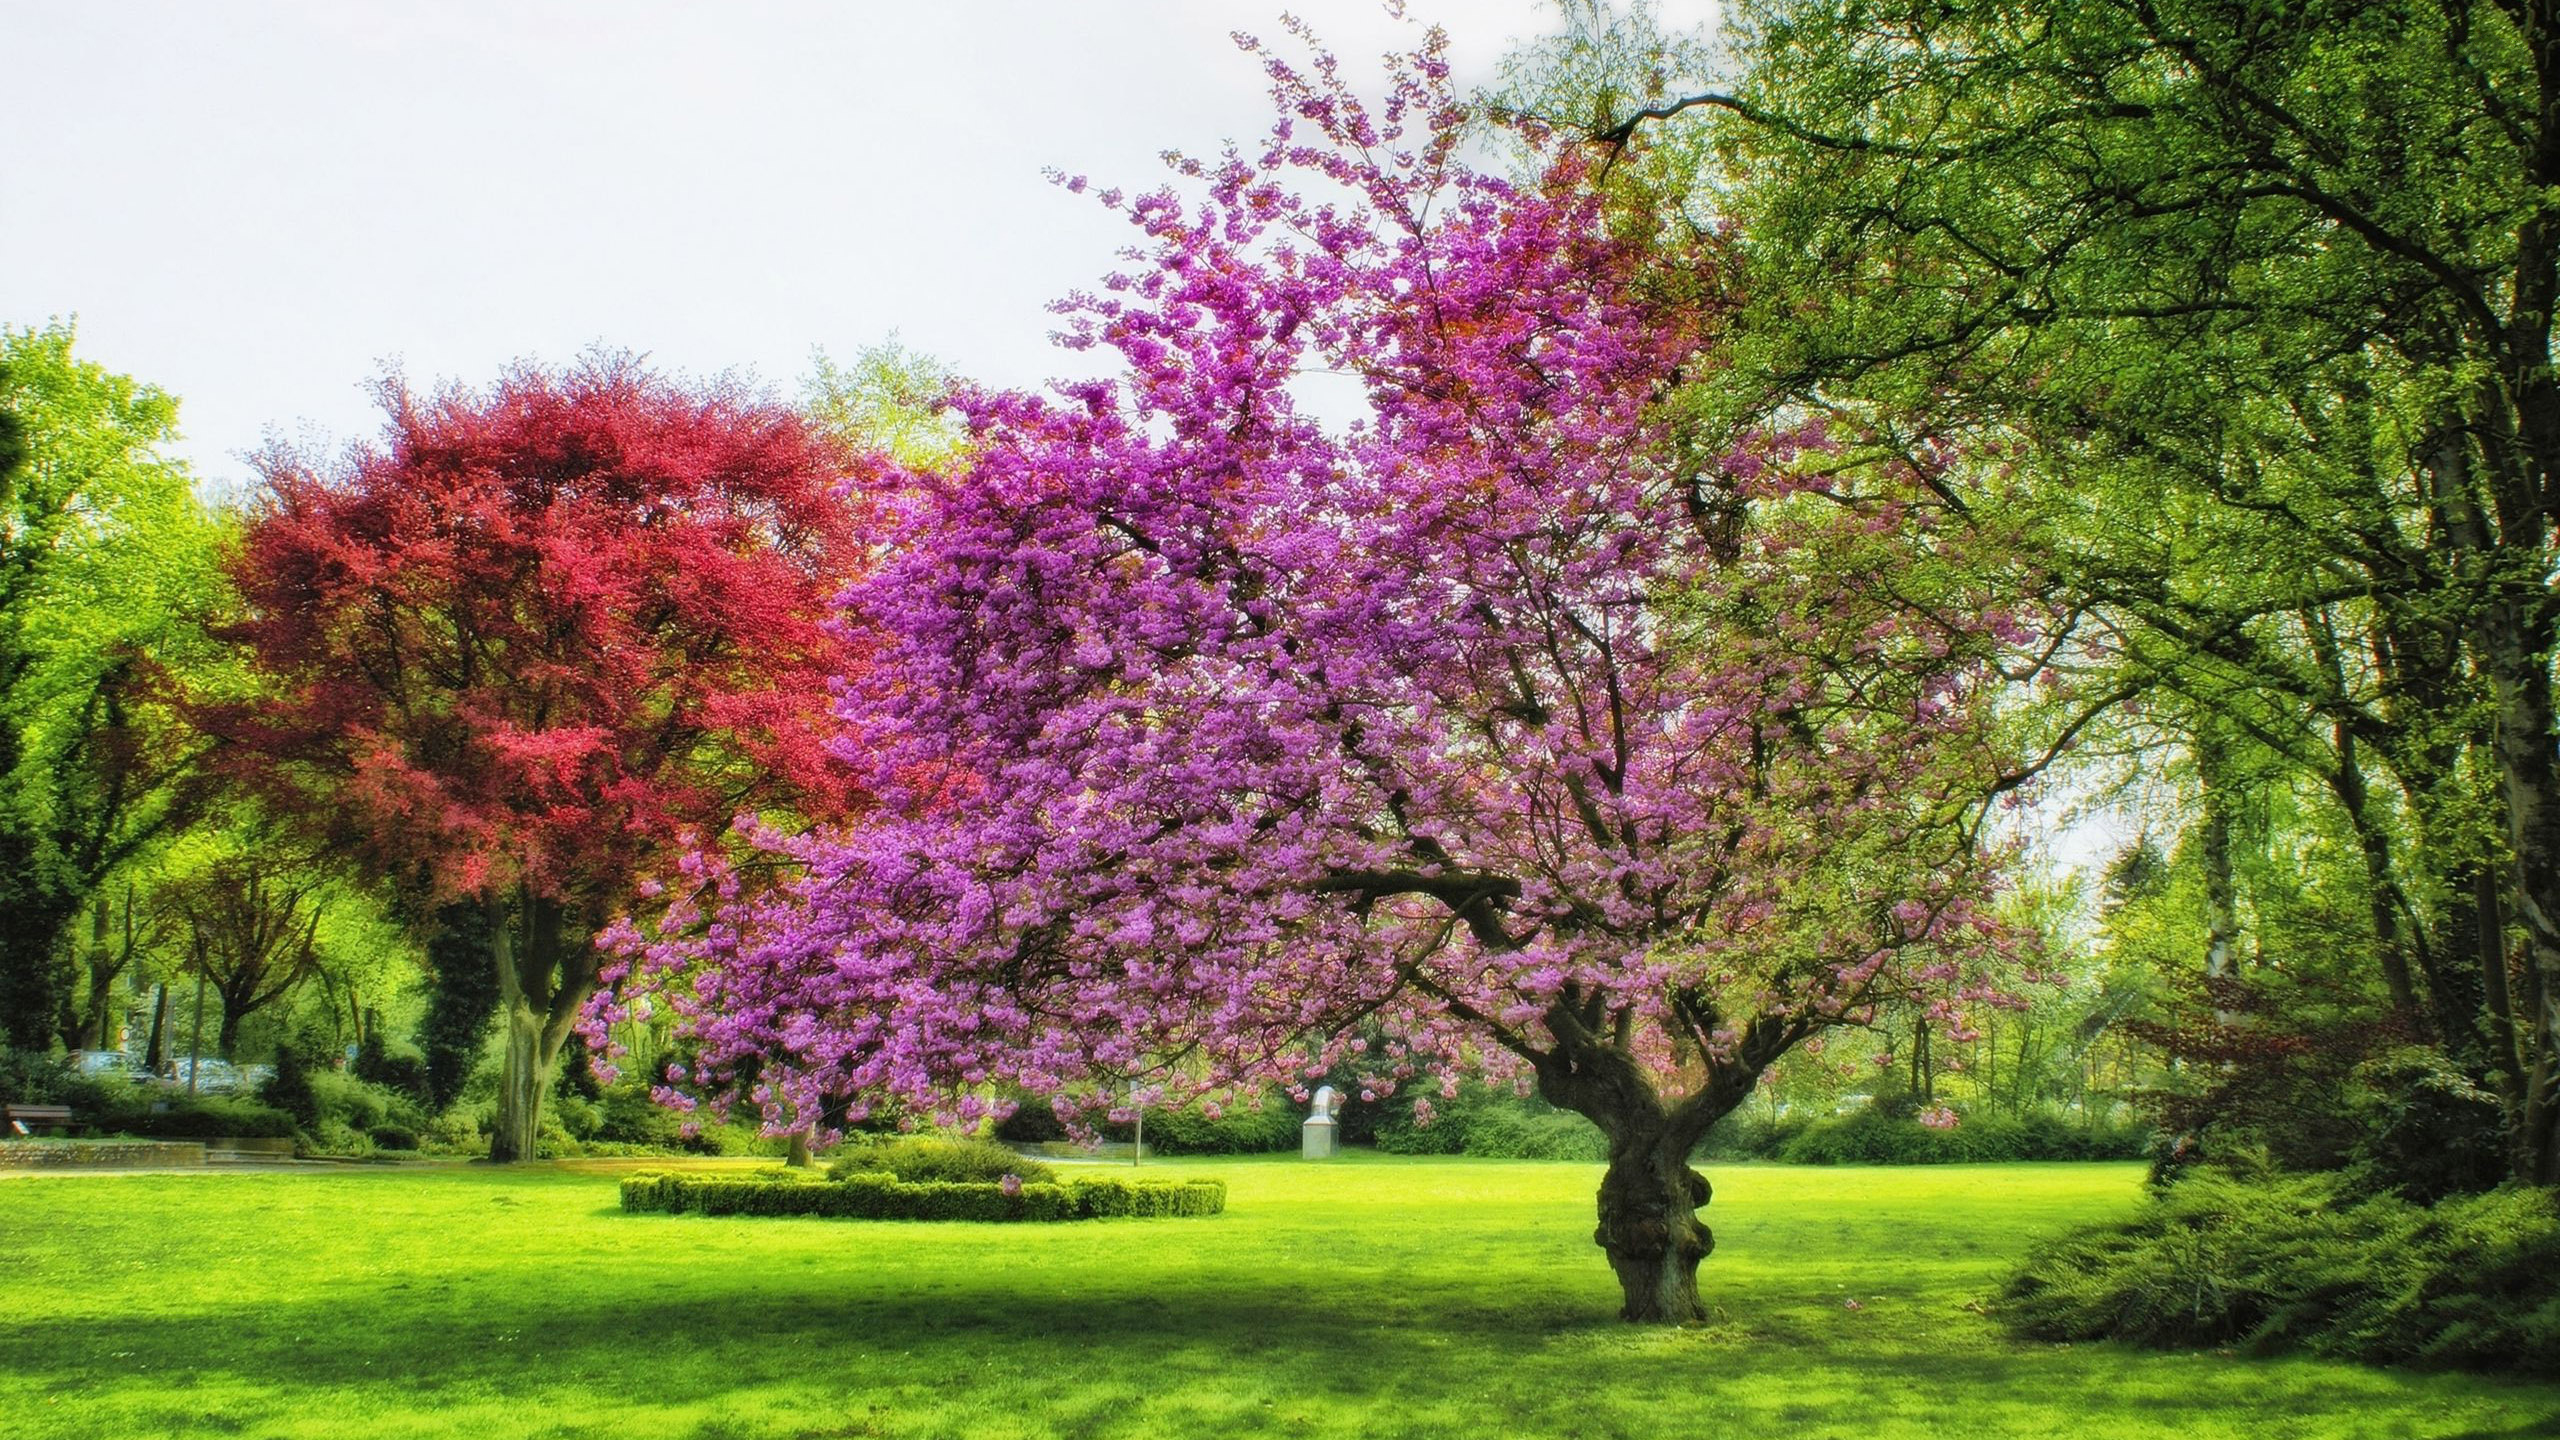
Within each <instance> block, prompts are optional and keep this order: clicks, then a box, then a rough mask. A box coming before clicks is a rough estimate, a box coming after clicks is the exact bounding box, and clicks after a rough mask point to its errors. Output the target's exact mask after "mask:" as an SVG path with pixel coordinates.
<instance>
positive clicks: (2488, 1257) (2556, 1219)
mask: <svg viewBox="0 0 2560 1440" xmlns="http://www.w3.org/2000/svg"><path fill="white" fill-rule="evenodd" d="M2350 1201H2351V1197H2350V1196H2349V1195H2348V1193H2347V1192H2346V1191H2345V1189H2344V1187H2343V1185H2342V1184H2341V1182H2340V1181H2339V1179H2338V1178H2337V1177H2332V1176H2287V1175H2277V1174H2272V1173H2269V1174H2263V1175H2260V1176H2256V1177H2238V1176H2231V1175H2225V1174H2220V1173H2215V1172H2210V1171H2207V1172H2199V1173H2196V1174H2194V1175H2192V1176H2190V1177H2188V1178H2186V1179H2183V1180H2180V1181H2179V1182H2178V1183H2176V1184H2174V1185H2171V1186H2169V1187H2168V1188H2167V1189H2166V1190H2164V1191H2162V1192H2160V1193H2158V1194H2156V1195H2155V1196H2153V1197H2152V1198H2151V1199H2150V1200H2148V1201H2146V1202H2145V1204H2144V1206H2143V1208H2142V1210H2141V1211H2140V1212H2139V1213H2138V1214H2136V1215H2135V1216H2134V1217H2133V1218H2132V1219H2130V1220H2126V1221H2122V1222H2119V1223H2115V1224H2111V1225H2106V1226H2100V1227H2097V1228H2094V1229H2091V1230H2087V1231H2083V1232H2080V1233H2077V1234H2074V1235H2072V1236H2069V1237H2067V1238H2065V1239H2063V1240H2061V1241H2059V1242H2056V1243H2054V1244H2051V1245H2048V1246H2046V1247H2045V1248H2043V1249H2041V1250H2039V1251H2037V1252H2036V1253H2035V1254H2034V1255H2033V1256H2031V1257H2030V1258H2029V1259H2028V1260H2027V1262H2026V1263H2025V1265H2024V1266H2023V1267H2022V1268H2021V1269H2020V1270H2019V1271H2018V1273H2017V1274H2016V1275H2015V1276H2014V1277H2013V1278H2012V1279H2011V1280H2010V1281H2009V1283H2008V1286H2007V1289H2006V1291H2005V1292H2004V1298H2003V1301H2002V1309H2003V1312H2004V1313H2005V1314H2006V1315H2007V1316H2008V1317H2009V1318H2010V1319H2011V1320H2012V1322H2013V1323H2015V1324H2016V1325H2017V1326H2018V1327H2019V1328H2021V1329H2023V1330H2024V1331H2026V1332H2027V1333H2029V1334H2031V1335H2035V1336H2038V1337H2040V1338H2044V1339H2053V1340H2094V1339H2120V1340H2133V1341H2138V1342H2140V1343H2143V1344H2148V1345H2230V1344H2244V1345H2248V1346H2251V1347H2253V1348H2257V1349H2262V1350H2275V1349H2286V1348H2296V1347H2299V1348H2303V1349H2308V1350H2310V1351H2312V1352H2314V1353H2316V1354H2322V1355H2330V1356H2336V1357H2340V1358H2346V1359H2356V1360H2365V1361H2373V1362H2381V1363H2419V1364H2443V1365H2464V1366H2473V1367H2478V1368H2483V1369H2514V1370H2525V1371H2531V1372H2536V1373H2541V1374H2555V1373H2560V1206H2555V1203H2554V1197H2553V1196H2552V1194H2551V1192H2549V1191H2543V1190H2532V1189H2524V1188H2510V1189H2505V1190H2500V1191H2496V1192H2493V1193H2490V1194H2486V1195H2475V1196H2467V1197H2463V1198H2459V1199H2452V1200H2447V1201H2444V1202H2442V1203H2440V1204H2437V1205H2435V1206H2433V1207H2425V1206H2418V1205H2411V1204H2409V1203H2407V1202H2405V1201H2402V1200H2399V1199H2397V1198H2393V1197H2388V1196H2385V1197H2379V1198H2373V1199H2366V1200H2362V1201H2356V1202H2353V1203H2350Z"/></svg>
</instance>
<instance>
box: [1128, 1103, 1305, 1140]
mask: <svg viewBox="0 0 2560 1440" xmlns="http://www.w3.org/2000/svg"><path fill="white" fill-rule="evenodd" d="M1305 1118H1306V1115H1305V1112H1304V1111H1303V1110H1301V1109H1300V1108H1299V1107H1297V1106H1295V1105H1292V1104H1290V1103H1289V1101H1288V1098H1287V1097H1286V1096H1283V1095H1279V1094H1276V1093H1273V1092H1271V1091H1264V1092H1262V1093H1261V1094H1259V1095H1252V1096H1239V1097H1238V1098H1237V1099H1236V1100H1235V1101H1233V1102H1232V1103H1230V1104H1227V1105H1224V1106H1221V1107H1218V1108H1217V1110H1216V1112H1215V1113H1211V1110H1210V1107H1208V1106H1204V1105H1193V1106H1187V1107H1180V1108H1175V1109H1169V1110H1150V1111H1148V1112H1147V1146H1148V1148H1149V1149H1151V1150H1154V1151H1155V1152H1157V1153H1158V1154H1163V1155H1261V1154H1269V1153H1272V1152H1275V1151H1284V1150H1296V1149H1297V1148H1298V1126H1299V1122H1300V1121H1302V1120H1304V1119H1305ZM1119 1129H1120V1127H1118V1126H1113V1127H1111V1128H1110V1130H1109V1131H1108V1132H1106V1133H1109V1134H1111V1136H1112V1138H1114V1139H1119V1138H1121V1137H1120V1135H1119V1133H1118V1131H1119Z"/></svg>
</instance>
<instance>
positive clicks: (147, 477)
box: [0, 325, 221, 1049]
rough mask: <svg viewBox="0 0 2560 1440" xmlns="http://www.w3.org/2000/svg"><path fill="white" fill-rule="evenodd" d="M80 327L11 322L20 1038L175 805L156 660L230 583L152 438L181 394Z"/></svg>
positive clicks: (12, 745) (11, 655)
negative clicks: (101, 357)
mask: <svg viewBox="0 0 2560 1440" xmlns="http://www.w3.org/2000/svg"><path fill="white" fill-rule="evenodd" d="M72 342H73V336H72V331H71V329H70V327H68V326H66V325H53V326H48V327H45V328H43V329H35V330H17V329H8V328H0V414H5V415H6V416H7V417H8V421H7V425H6V428H5V431H0V1040H5V1041H6V1043H8V1044H11V1045H16V1046H20V1047H24V1048H29V1049H41V1048H43V1047H44V1046H46V1045H47V1044H48V1042H49V1033H48V1032H49V1031H50V1030H51V1028H52V1026H53V1024H54V1022H55V1019H56V1017H57V1016H58V1014H59V1012H60V1010H61V1006H62V1002H63V1000H64V999H65V998H66V989H67V983H68V980H69V941H70V931H71V930H72V928H73V926H74V922H75V920H76V919H77V918H78V917H79V915H80V914H81V911H82V909H83V908H84V906H86V904H87V903H88V901H89V899H90V897H91V895H92V894H93V893H94V892H95V891H96V890H97V889H98V887H99V886H100V885H101V884H102V883H103V882H104V881H105V879H106V878H107V876H108V875H109V874H110V873H111V872H112V871H114V870H115V869H116V867H117V866H119V865H121V864H123V863H124V862H125V861H127V860H128V859H130V858H131V857H132V856H133V855H134V854H135V853H136V852H137V851H138V850H139V849H141V848H142V847H143V846H145V845H147V844H148V843H149V842H150V841H151V840H152V838H153V837H154V836H156V835H158V834H160V833H161V832H162V831H163V830H164V829H165V828H166V827H168V826H169V825H170V824H171V822H172V821H173V820H175V819H176V818H178V817H179V816H180V815H182V814H183V813H184V810H185V805H186V800H187V795H188V780H189V777H190V776H191V775H192V774H193V773H194V770H195V765H194V761H195V750H194V748H193V742H191V741H190V740H188V738H187V737H186V735H185V732H184V731H183V730H182V729H181V728H180V727H178V726H176V725H175V724H173V723H171V720H170V717H169V715H168V712H167V711H166V709H165V707H163V706H162V705H161V704H160V703H159V701H158V699H157V697H156V689H155V685H154V683H153V681H154V675H155V673H156V667H164V666H168V667H183V666H186V665H189V664H192V663H195V662H197V661H198V660H200V659H202V658H203V656H204V653H205V652H204V650H203V636H202V631H201V629H200V624H199V622H200V620H201V618H202V617H203V616H205V615H207V614H208V613H210V612H211V611H212V609H213V608H214V605H215V603H216V599H217V597H218V596H219V594H220V593H221V581H220V573H219V570H218V568H217V566H216V564H215V560H214V551H215V545H216V539H217V532H218V525H217V522H216V520H215V517H214V516H213V515H212V513H211V512H209V511H208V510H207V509H206V507H205V506H204V505H203V504H202V503H201V502H200V501H198V499H197V498H196V495H195V493H194V490H193V488H192V486H191V485H190V482H189V480H188V476H187V473H186V471H185V469H184V468H183V467H182V466H180V465H179V464H178V463H177V462H175V461H173V460H170V459H168V458H166V457H165V456H163V455H162V454H161V453H160V451H159V447H160V446H162V445H164V444H166V443H167V442H168V441H169V440H170V439H171V438H172V437H173V436H174V435H175V434H176V429H177V402H176V401H175V400H173V399H172V398H170V397H169V396H168V395H166V394H165V393H163V392H161V391H159V390H155V389H153V388H151V387H150V386H147V385H143V384H141V383H139V382H136V381H134V380H132V379H130V378H128V377H126V376H123V375H118V374H115V373H113V372H111V371H108V370H106V369H104V368H102V367H100V366H97V365H94V364H91V363H89V362H87V361H85V360H81V359H78V358H76V357H75V356H74V355H73V353H72ZM12 454H14V457H15V463H14V464H11V463H9V461H10V459H11V456H12Z"/></svg>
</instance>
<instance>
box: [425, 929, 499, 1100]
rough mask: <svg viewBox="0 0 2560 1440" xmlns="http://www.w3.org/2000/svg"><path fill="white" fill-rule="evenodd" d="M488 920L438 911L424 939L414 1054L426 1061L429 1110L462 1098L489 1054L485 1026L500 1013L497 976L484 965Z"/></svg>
mask: <svg viewBox="0 0 2560 1440" xmlns="http://www.w3.org/2000/svg"><path fill="white" fill-rule="evenodd" d="M488 926H489V917H488V911H487V909H486V908H485V907H483V906H479V905H469V904H452V905H445V906H440V907H438V908H437V909H436V911H435V913H434V918H433V922H432V929H431V933H430V934H429V935H428V937H427V945H426V951H427V1013H426V1015H425V1016H424V1017H423V1018H421V1019H420V1020H419V1022H418V1036H417V1039H418V1050H419V1052H420V1053H421V1054H422V1055H423V1056H424V1057H425V1060H426V1089H425V1093H424V1094H423V1095H422V1096H421V1099H422V1100H424V1102H425V1104H426V1106H427V1108H428V1109H430V1110H442V1109H444V1108H445V1107H446V1106H448V1105H451V1104H452V1103H453V1102H454V1101H455V1100H456V1099H457V1098H459V1097H460V1096H461V1094H462V1087H463V1085H464V1083H465V1082H467V1081H468V1080H470V1078H471V1070H472V1067H473V1066H475V1065H477V1064H479V1063H480V1056H481V1053H482V1052H483V1051H484V1050H485V1049H487V1047H488V1040H489V1021H490V1019H491V1017H493V1016H495V1015H496V1014H497V1013H498V972H497V970H496V968H495V967H493V966H491V965H490V964H489V963H488V954H489V933H488Z"/></svg>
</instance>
